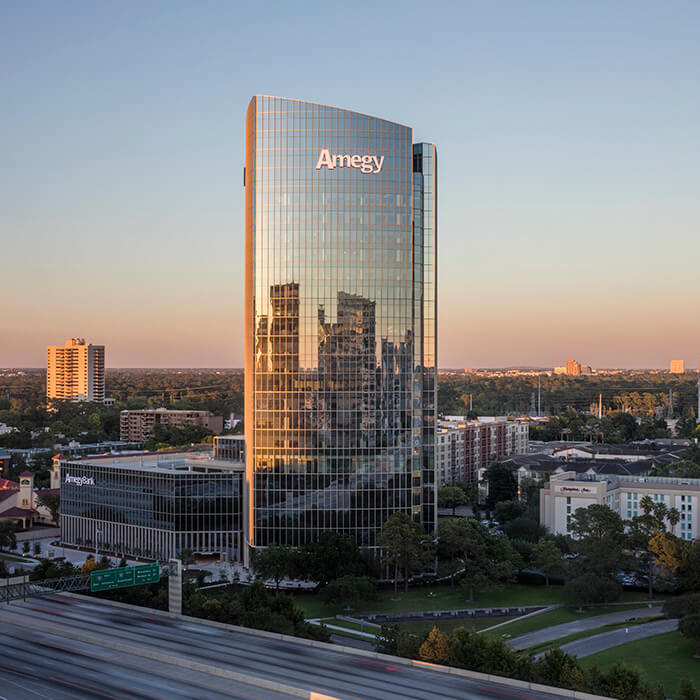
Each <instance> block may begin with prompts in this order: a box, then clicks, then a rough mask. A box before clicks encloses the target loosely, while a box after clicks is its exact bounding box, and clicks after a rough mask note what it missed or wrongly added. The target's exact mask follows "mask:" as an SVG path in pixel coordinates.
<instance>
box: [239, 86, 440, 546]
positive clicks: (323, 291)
mask: <svg viewBox="0 0 700 700" xmlns="http://www.w3.org/2000/svg"><path fill="white" fill-rule="evenodd" d="M326 149H327V155H326V157H324V159H319V153H320V152H322V151H324V152H325V151H326ZM365 157H367V158H372V159H374V158H376V161H374V160H373V161H372V162H374V163H375V167H374V168H372V169H371V170H372V171H371V172H370V171H369V169H367V168H365V169H364V171H363V169H362V168H361V167H360V166H359V165H358V166H356V165H355V163H360V164H361V163H362V158H365ZM380 162H381V166H380V165H379V163H380ZM329 164H332V165H333V167H330V166H329ZM435 164H436V154H435V148H434V146H431V145H429V144H417V145H414V144H413V143H412V133H411V130H410V128H408V127H405V126H402V125H400V124H395V123H392V122H388V121H385V120H382V119H376V118H374V117H369V116H366V115H362V114H357V113H354V112H348V111H346V110H341V109H336V108H333V107H326V106H322V105H316V104H311V103H305V102H299V101H297V100H287V99H282V98H275V97H266V96H262V97H260V96H258V97H255V98H253V100H252V101H251V103H250V106H249V109H248V114H247V119H246V170H245V173H246V174H245V187H246V195H245V196H246V421H245V426H246V442H247V445H246V454H247V475H248V484H249V488H250V493H249V503H250V508H251V510H250V512H249V519H248V522H249V541H250V544H251V545H253V546H265V545H267V544H270V543H273V542H278V543H287V544H292V545H295V544H300V543H303V542H307V541H311V540H314V539H316V538H317V536H318V534H319V533H320V532H321V531H322V530H325V529H336V530H339V531H341V532H347V533H349V534H351V535H352V536H354V537H355V538H356V540H357V541H358V542H360V543H362V544H367V545H370V546H371V545H373V544H374V538H375V534H376V531H377V530H378V529H379V528H380V527H381V525H382V524H383V523H384V521H385V520H386V519H387V518H388V517H389V516H390V515H391V514H392V513H393V512H395V511H396V510H403V511H405V512H407V513H409V514H411V516H412V517H413V518H414V519H415V520H417V521H422V522H424V523H425V525H426V527H427V528H428V530H432V529H433V528H434V524H435V520H434V519H435V480H434V466H433V460H434V439H435V436H434V433H435V409H436V402H435V390H436V385H435V377H434V375H435V291H434V275H435V266H434V249H435V243H434V241H435ZM291 280H293V281H291Z"/></svg>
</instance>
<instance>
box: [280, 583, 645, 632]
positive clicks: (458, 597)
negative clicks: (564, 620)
mask: <svg viewBox="0 0 700 700" xmlns="http://www.w3.org/2000/svg"><path fill="white" fill-rule="evenodd" d="M430 592H433V593H434V594H435V595H434V596H432V597H431V596H429V595H428V593H430ZM563 593H564V590H563V587H562V586H551V587H547V586H523V585H520V584H516V583H513V584H508V585H506V586H502V587H500V588H494V589H491V590H489V591H484V592H483V593H478V594H477V595H476V600H475V601H474V602H473V603H469V602H467V596H466V595H465V592H464V590H463V589H462V588H461V587H460V586H458V585H457V586H450V585H449V584H445V585H440V586H433V587H432V588H428V587H424V588H410V589H409V590H408V593H404V592H403V591H400V592H399V595H398V600H392V598H393V596H394V592H393V590H382V591H380V592H379V594H378V596H377V598H376V599H375V600H368V601H366V602H365V603H360V604H359V605H358V606H357V611H356V612H355V613H353V614H359V613H373V612H375V613H380V612H381V613H393V612H420V611H421V610H456V609H462V608H491V607H501V606H518V605H555V604H557V603H563V602H564V595H563ZM290 595H292V596H293V598H294V600H295V601H296V603H297V604H298V605H299V606H300V607H301V608H302V609H303V610H304V612H305V614H306V617H312V618H315V617H332V616H333V615H335V614H336V613H339V612H342V611H341V610H338V609H337V608H334V607H333V606H330V605H326V604H325V603H324V602H323V601H322V600H321V599H320V597H319V596H318V595H317V594H316V593H310V592H307V591H299V592H297V591H294V592H292V593H290ZM643 599H644V593H641V592H640V593H637V592H634V593H623V595H622V598H621V599H620V600H621V601H627V600H630V601H633V600H640V601H641V600H643ZM535 629H537V628H535Z"/></svg>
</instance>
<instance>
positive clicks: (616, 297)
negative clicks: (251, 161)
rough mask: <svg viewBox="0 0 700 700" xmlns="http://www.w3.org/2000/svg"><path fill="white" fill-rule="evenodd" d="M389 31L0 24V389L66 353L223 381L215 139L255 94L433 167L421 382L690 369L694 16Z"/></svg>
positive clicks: (112, 21) (225, 318)
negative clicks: (525, 372) (370, 120)
mask: <svg viewBox="0 0 700 700" xmlns="http://www.w3.org/2000/svg"><path fill="white" fill-rule="evenodd" d="M401 7H402V12H397V11H396V9H395V8H392V7H389V6H381V7H372V13H371V15H372V22H371V27H370V25H369V24H368V23H367V20H366V13H364V12H358V13H350V14H349V15H347V16H346V15H345V14H342V15H341V12H340V10H339V9H337V8H332V7H327V8H294V9H292V8H289V7H286V6H285V5H282V4H269V3H268V4H267V5H266V6H264V7H256V8H252V7H251V8H244V9H238V8H236V9H234V8H231V7H227V6H226V5H223V4H216V3H214V4H211V5H207V6H206V7H202V8H199V7H197V8H193V7H186V6H185V7H181V8H176V9H174V8H169V9H168V11H167V12H166V11H164V9H163V8H162V7H160V8H159V7H158V6H155V5H154V6H151V7H148V8H142V7H139V6H138V5H136V4H128V3H127V4H124V5H122V6H120V10H119V12H117V11H116V10H114V11H113V12H105V11H103V10H102V9H101V8H100V9H98V8H92V7H90V6H89V5H88V4H85V5H80V4H79V3H78V4H76V5H72V6H69V7H66V8H61V9H60V10H59V9H58V8H54V7H52V6H47V7H45V8H44V9H43V11H42V12H41V13H38V12H36V11H35V10H34V9H33V8H31V7H29V6H15V7H11V8H10V7H8V8H4V9H3V22H2V23H0V26H1V27H2V28H0V32H1V33H2V36H3V40H4V41H3V45H4V49H5V54H6V56H7V62H6V65H7V66H8V68H9V70H7V71H5V72H4V73H3V76H2V77H0V87H2V89H3V94H5V95H7V96H8V104H11V105H12V108H11V109H8V110H4V111H3V112H2V114H0V127H2V128H3V130H4V133H6V134H7V135H8V139H7V146H8V157H7V158H6V159H5V160H4V162H3V163H2V164H0V191H2V192H3V202H2V203H3V216H2V224H3V226H2V230H3V236H2V253H3V258H4V259H5V260H7V261H10V263H11V264H10V265H8V266H7V267H6V270H5V275H4V285H5V289H6V290H11V292H12V303H11V304H6V305H5V307H4V308H3V313H2V314H0V337H2V338H3V343H2V345H1V346H0V366H9V367H12V366H14V367H41V366H42V365H43V364H44V357H43V354H44V351H45V347H46V345H47V344H49V343H52V342H57V341H58V340H60V339H62V338H65V337H72V336H75V335H79V336H81V337H83V336H84V337H86V338H88V339H91V340H94V341H95V342H99V343H101V344H104V345H105V346H106V347H107V348H108V350H107V357H106V363H107V366H108V367H149V366H153V367H159V366H160V367H232V366H239V367H240V366H242V365H243V343H242V327H243V318H242V315H241V300H242V298H243V281H242V278H243V261H242V257H243V256H242V250H243V228H242V225H241V221H242V218H243V217H242V212H243V189H242V186H241V185H242V168H243V137H242V134H241V133H240V129H239V128H238V125H239V124H240V120H241V119H242V115H243V114H244V111H245V106H246V104H247V100H248V99H249V96H250V94H253V93H260V92H264V93H268V94H278V95H282V96H287V95H294V96H299V97H302V98H304V99H307V100H309V101H316V102H321V103H324V104H337V105H339V106H341V107H343V108H347V109H350V110H357V111H359V112H362V113H370V114H376V115H379V116H381V117H382V118H385V119H388V120H394V119H398V120H400V119H401V117H402V115H404V114H410V115H412V123H413V124H414V136H415V139H416V140H424V141H430V142H434V143H439V144H441V148H442V150H443V152H444V157H443V159H442V162H441V183H440V184H441V201H440V212H441V236H442V242H443V247H442V249H441V250H442V253H441V255H440V257H439V260H438V265H439V268H440V284H439V288H438V299H439V313H440V319H441V324H440V329H439V332H440V347H439V352H438V364H439V366H440V367H503V366H513V365H537V366H555V365H559V364H560V363H561V362H562V361H564V360H565V359H566V358H567V357H580V358H585V359H586V362H587V363H589V364H591V365H592V366H594V367H622V366H624V367H630V368H641V367H658V368H667V367H668V363H669V360H670V359H671V358H677V359H681V358H682V359H684V360H685V363H686V367H688V368H691V369H692V368H696V367H697V363H698V357H699V356H700V327H698V325H697V324H696V323H694V322H693V320H694V318H695V317H696V315H697V301H696V298H695V297H694V294H693V288H692V285H693V280H694V279H695V274H696V273H695V261H696V260H697V257H698V252H700V241H698V239H697V236H696V235H695V227H694V226H693V224H694V223H695V222H696V221H697V220H698V219H699V218H700V203H698V201H697V197H696V192H697V189H698V174H697V168H696V163H697V161H698V155H700V152H699V151H700V126H699V125H700V98H699V97H698V94H697V91H696V90H695V89H694V85H696V84H697V81H698V78H699V77H700V75H698V73H699V71H700V68H699V66H700V49H699V48H698V46H697V42H696V38H695V35H694V31H693V28H694V27H695V26H697V20H698V19H699V17H700V8H698V7H695V6H680V5H677V6H673V7H672V8H670V9H669V8H660V7H658V6H655V5H654V4H651V3H639V4H636V5H635V6H634V8H632V9H630V8H622V7H607V6H603V7H593V6H586V7H584V6H579V7H561V6H557V5H556V4H554V3H542V4H537V5H528V6H526V5H519V4H516V3H512V4H510V5H508V6H507V8H508V11H504V10H503V8H493V7H489V6H485V5H479V4H469V5H464V6H462V7H459V8H454V7H448V6H446V5H437V6H436V7H435V8H434V10H433V11H431V14H430V16H429V17H425V16H424V14H423V13H422V12H420V10H421V9H422V6H420V5H418V4H410V3H409V4H402V6H401ZM419 12H420V17H421V22H422V24H421V26H422V28H423V36H422V38H421V42H422V43H421V44H420V48H421V49H422V51H416V52H415V53H414V54H413V55H412V57H411V59H410V61H409V62H408V63H407V64H406V63H405V61H404V57H405V54H404V52H403V51H404V50H403V47H404V45H405V37H406V36H409V35H412V32H413V29H414V27H413V25H414V23H415V20H416V16H417V15H418V13H419ZM269 15H273V16H274V17H275V19H272V20H270V19H268V18H267V17H268V16H269ZM262 17H265V20H264V23H263V20H262V19H261V18H262ZM341 20H342V22H341ZM339 22H341V24H342V26H343V33H344V34H345V33H347V34H348V36H350V35H354V36H367V35H368V31H369V29H371V31H369V34H370V35H376V36H377V37H380V40H378V41H379V43H378V45H376V46H374V47H373V49H372V50H371V51H367V50H365V49H363V48H358V45H356V44H354V43H353V42H349V43H347V44H344V43H342V42H338V41H337V32H334V31H332V30H329V27H333V26H339ZM251 27H257V28H258V29H261V30H262V28H263V27H264V30H265V35H266V36H267V37H268V39H269V41H270V46H271V47H272V48H270V49H269V50H266V51H265V52H259V51H258V50H257V49H258V48H259V45H258V38H257V36H258V33H257V32H256V31H249V30H250V28H251ZM28 35H31V36H32V41H36V42H37V43H39V44H41V45H42V46H43V47H44V49H45V50H42V51H41V52H28V51H27V49H26V45H27V44H26V39H27V36H28ZM233 47H235V51H234V50H233ZM253 53H255V55H256V61H255V62H254V64H253V66H252V67H248V68H247V69H246V70H245V71H242V70H241V69H240V64H239V61H238V59H237V56H243V55H253ZM418 84H420V85H421V99H420V100H416V99H415V94H414V93H413V90H412V86H413V85H418ZM30 86H31V89H29V87H30ZM447 251H449V253H447ZM87 289H89V293H86V290H87Z"/></svg>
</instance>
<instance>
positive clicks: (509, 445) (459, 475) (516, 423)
mask: <svg viewBox="0 0 700 700" xmlns="http://www.w3.org/2000/svg"><path fill="white" fill-rule="evenodd" d="M528 435H529V425H528V423H527V421H520V420H512V419H507V418H480V419H479V420H474V421H466V420H464V418H463V417H461V416H447V417H446V419H445V420H439V421H438V427H437V433H436V437H435V471H436V474H435V477H436V480H437V483H438V485H440V486H445V485H450V484H453V483H455V482H458V481H466V482H470V483H473V482H478V481H480V480H481V478H482V472H483V471H484V470H485V469H487V468H488V466H489V464H490V463H491V461H492V460H493V459H494V458H496V459H502V458H503V457H507V456H509V455H513V454H521V453H525V452H527V445H528Z"/></svg>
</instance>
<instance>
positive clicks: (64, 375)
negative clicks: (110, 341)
mask: <svg viewBox="0 0 700 700" xmlns="http://www.w3.org/2000/svg"><path fill="white" fill-rule="evenodd" d="M46 397H47V398H48V399H49V400H51V399H69V400H73V401H99V402H100V403H101V402H103V401H104V398H105V346H104V345H88V344H86V343H85V340H83V338H70V339H69V340H66V344H65V345H49V346H48V347H47V348H46Z"/></svg>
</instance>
